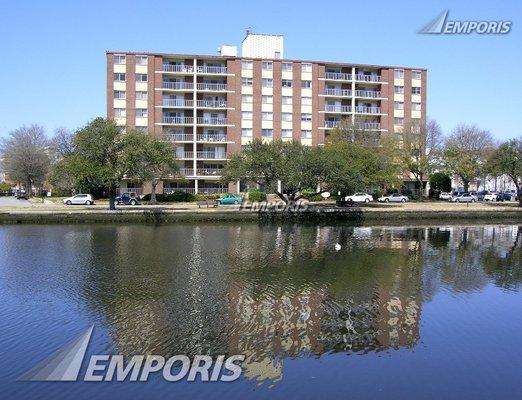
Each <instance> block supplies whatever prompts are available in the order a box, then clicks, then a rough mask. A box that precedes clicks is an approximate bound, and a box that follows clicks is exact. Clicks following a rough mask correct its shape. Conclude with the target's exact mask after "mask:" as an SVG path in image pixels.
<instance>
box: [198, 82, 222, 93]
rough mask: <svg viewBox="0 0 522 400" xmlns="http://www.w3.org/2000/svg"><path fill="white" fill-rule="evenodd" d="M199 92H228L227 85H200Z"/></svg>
mask: <svg viewBox="0 0 522 400" xmlns="http://www.w3.org/2000/svg"><path fill="white" fill-rule="evenodd" d="M197 88H198V90H201V91H207V92H224V91H226V90H227V84H226V83H198V84H197Z"/></svg>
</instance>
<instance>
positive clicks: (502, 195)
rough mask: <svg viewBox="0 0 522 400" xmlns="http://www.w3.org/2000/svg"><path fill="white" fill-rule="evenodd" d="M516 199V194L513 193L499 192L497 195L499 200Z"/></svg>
mask: <svg viewBox="0 0 522 400" xmlns="http://www.w3.org/2000/svg"><path fill="white" fill-rule="evenodd" d="M513 200H515V195H514V194H513V193H509V192H507V193H499V194H498V196H497V201H513Z"/></svg>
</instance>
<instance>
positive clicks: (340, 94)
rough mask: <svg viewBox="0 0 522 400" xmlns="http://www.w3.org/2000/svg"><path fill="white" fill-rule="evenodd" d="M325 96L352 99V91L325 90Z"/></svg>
mask: <svg viewBox="0 0 522 400" xmlns="http://www.w3.org/2000/svg"><path fill="white" fill-rule="evenodd" d="M324 94H325V95H326V96H332V97H351V95H352V91H351V90H350V89H325V90H324Z"/></svg>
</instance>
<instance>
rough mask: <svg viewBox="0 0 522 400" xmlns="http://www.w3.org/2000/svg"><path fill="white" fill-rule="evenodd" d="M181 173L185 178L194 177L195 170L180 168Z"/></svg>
mask: <svg viewBox="0 0 522 400" xmlns="http://www.w3.org/2000/svg"><path fill="white" fill-rule="evenodd" d="M179 172H180V174H182V175H185V176H194V168H180V169H179Z"/></svg>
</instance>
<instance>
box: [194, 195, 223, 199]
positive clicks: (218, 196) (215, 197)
mask: <svg viewBox="0 0 522 400" xmlns="http://www.w3.org/2000/svg"><path fill="white" fill-rule="evenodd" d="M221 196H222V194H220V193H210V194H198V200H217V199H219V198H220V197H221Z"/></svg>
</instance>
